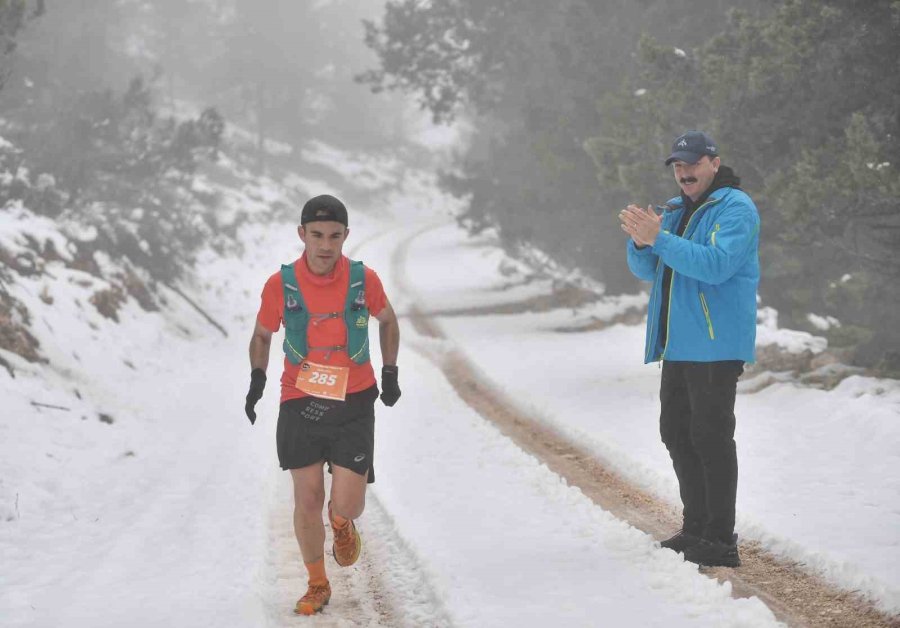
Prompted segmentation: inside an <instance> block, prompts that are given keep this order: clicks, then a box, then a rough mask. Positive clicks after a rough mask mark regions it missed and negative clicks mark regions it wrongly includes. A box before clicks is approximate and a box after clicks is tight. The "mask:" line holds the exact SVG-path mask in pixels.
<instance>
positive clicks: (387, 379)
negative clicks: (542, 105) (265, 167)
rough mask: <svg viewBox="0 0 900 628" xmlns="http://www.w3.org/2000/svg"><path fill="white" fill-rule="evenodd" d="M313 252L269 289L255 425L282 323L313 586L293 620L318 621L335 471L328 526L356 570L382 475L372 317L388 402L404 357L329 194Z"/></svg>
mask: <svg viewBox="0 0 900 628" xmlns="http://www.w3.org/2000/svg"><path fill="white" fill-rule="evenodd" d="M297 232H298V234H299V235H300V240H302V241H303V244H304V245H305V250H304V252H303V255H302V256H301V257H300V259H298V260H296V261H295V262H293V263H292V264H289V265H284V266H282V267H281V271H280V272H277V273H275V274H274V275H272V276H271V277H269V280H268V281H267V282H266V285H265V287H264V288H263V292H262V303H261V305H260V308H259V313H258V315H257V318H256V328H255V329H254V331H253V338H252V339H251V340H250V368H251V372H250V391H249V392H248V393H247V403H246V407H245V411H246V413H247V417H248V418H249V419H250V423H251V424H253V423H254V421H255V420H256V411H255V410H254V407H255V405H256V402H257V401H259V399H260V398H261V397H262V394H263V389H264V388H265V385H266V367H267V366H268V363H269V349H270V346H271V342H272V334H273V333H274V332H276V331H278V329H279V327H280V326H281V325H282V324H283V325H284V327H285V339H284V345H283V348H284V352H285V359H284V372H283V374H282V376H281V409H280V411H279V413H278V427H277V436H276V442H277V448H278V461H279V463H280V464H281V468H282V469H289V470H290V472H291V478H292V480H293V483H294V533H295V534H296V535H297V542H298V543H299V545H300V553H301V554H302V556H303V562H304V563H305V564H306V569H307V571H308V572H309V588H308V590H307V592H306V594H305V595H304V596H303V597H301V598H300V599H299V600H298V601H297V605H296V607H295V608H294V612H295V613H298V614H301V615H312V614H314V613H317V612H318V611H320V610H322V607H323V606H324V605H325V604H328V601H329V599H330V598H331V586H330V584H329V583H328V578H327V577H326V575H325V558H324V553H325V552H324V545H325V527H324V525H323V523H322V509H323V507H324V504H325V475H324V470H323V467H324V465H325V464H326V463H327V465H328V469H329V471H330V472H331V474H332V481H331V495H330V496H329V501H328V519H329V522H330V524H331V528H332V530H333V532H334V544H333V546H332V554H333V556H334V559H335V562H337V564H338V565H339V566H341V567H347V566H350V565H352V564H353V563H355V562H356V559H357V558H358V557H359V553H360V549H361V545H362V544H361V541H360V537H359V533H358V532H357V530H356V526H355V524H354V523H353V520H354V519H356V518H357V517H359V516H360V514H362V512H363V509H364V508H365V498H366V484H367V483H372V482H374V481H375V469H374V467H373V454H374V438H375V411H374V407H375V399H376V398H377V397H378V387H377V386H376V385H375V373H374V371H373V369H372V364H371V362H370V361H369V336H368V323H369V316H370V315H371V316H374V317H375V318H376V319H377V320H378V333H379V341H380V344H381V357H382V361H383V366H382V369H381V390H382V392H381V400H382V402H383V403H384V404H385V405H386V406H392V405H394V404H395V403H396V402H397V400H398V399H399V398H400V388H399V386H398V384H397V351H398V349H399V346H400V327H399V325H398V323H397V316H396V314H395V313H394V310H393V308H392V307H391V304H390V302H389V301H388V299H387V296H386V295H385V293H384V288H383V287H382V284H381V280H380V279H379V278H378V275H376V274H375V272H374V271H373V270H371V269H370V268H367V267H365V266H364V265H363V263H362V262H356V261H353V260H350V259H348V258H346V257H344V256H343V254H342V248H343V245H344V242H346V240H347V236H348V235H349V233H350V230H349V229H348V221H347V209H346V208H345V207H344V204H343V203H342V202H341V201H339V200H338V199H337V198H335V197H333V196H329V195H327V194H325V195H322V196H316V197H314V198H312V199H310V200H309V201H307V203H306V204H305V205H304V206H303V211H302V212H301V215H300V226H299V227H298V229H297Z"/></svg>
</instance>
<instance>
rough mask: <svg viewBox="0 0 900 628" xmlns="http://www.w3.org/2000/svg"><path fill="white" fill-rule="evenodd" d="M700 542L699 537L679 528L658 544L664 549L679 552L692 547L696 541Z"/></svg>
mask: <svg viewBox="0 0 900 628" xmlns="http://www.w3.org/2000/svg"><path fill="white" fill-rule="evenodd" d="M699 542H700V537H699V536H697V535H695V534H691V533H690V532H685V531H684V530H683V529H682V530H679V531H678V533H677V534H676V535H675V536H673V537H669V538H668V539H666V540H665V541H662V542H661V543H660V544H659V546H660V547H662V548H664V549H670V550H672V551H673V552H678V553H679V554H680V553H681V552H683V551H684V550H686V549H687V548H689V547H693V546H694V545H696V544H697V543H699Z"/></svg>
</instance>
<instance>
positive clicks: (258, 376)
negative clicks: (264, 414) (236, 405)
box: [244, 368, 266, 425]
mask: <svg viewBox="0 0 900 628" xmlns="http://www.w3.org/2000/svg"><path fill="white" fill-rule="evenodd" d="M265 388H266V372H265V371H264V370H262V369H259V368H256V369H253V370H252V371H250V392H248V393H247V403H246V405H245V406H244V412H246V413H247V418H248V419H250V425H253V424H254V423H255V422H256V410H254V407H255V406H256V402H257V401H259V400H260V399H261V398H262V395H263V390H265Z"/></svg>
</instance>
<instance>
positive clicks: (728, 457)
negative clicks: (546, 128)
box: [619, 131, 759, 567]
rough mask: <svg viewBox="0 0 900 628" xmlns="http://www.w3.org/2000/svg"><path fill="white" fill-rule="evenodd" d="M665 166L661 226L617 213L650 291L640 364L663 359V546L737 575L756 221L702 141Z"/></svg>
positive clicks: (651, 216)
mask: <svg viewBox="0 0 900 628" xmlns="http://www.w3.org/2000/svg"><path fill="white" fill-rule="evenodd" d="M666 165H667V166H669V165H671V166H672V171H673V173H674V175H675V181H676V182H677V183H678V186H679V187H680V188H681V195H680V196H677V197H675V198H673V199H671V200H670V201H669V202H668V203H666V205H665V207H664V208H663V212H662V215H660V216H658V215H657V214H656V212H654V211H653V209H652V208H650V207H648V208H647V209H642V208H640V207H638V206H637V205H629V206H628V207H627V208H625V209H623V210H622V211H621V212H620V214H619V219H620V221H621V222H622V229H623V230H624V231H625V232H626V233H627V234H628V235H629V236H631V238H630V239H629V241H628V247H627V248H628V267H629V268H630V269H631V272H632V273H634V275H635V276H637V277H638V278H639V279H644V280H647V281H652V282H653V286H652V288H651V289H650V303H649V305H648V308H647V345H646V352H645V355H644V361H645V362H655V361H658V360H662V381H661V382H660V390H659V396H660V402H661V406H662V411H661V413H660V418H659V429H660V434H661V436H662V440H663V443H665V445H666V448H667V449H668V450H669V455H670V457H671V458H672V464H673V466H674V467H675V475H676V476H677V477H678V486H679V489H680V493H681V501H682V503H683V504H684V511H683V523H682V527H681V530H680V531H679V532H678V533H677V534H676V535H675V536H673V537H672V538H669V539H666V540H665V541H663V542H662V544H661V545H662V546H663V547H665V548H668V549H671V550H673V551H676V552H683V553H684V558H685V560H689V561H691V562H694V563H698V564H701V565H709V566H712V565H721V566H726V567H737V566H739V565H740V564H741V560H740V556H739V554H738V548H737V535H735V534H734V513H735V498H736V494H737V472H738V467H737V452H736V448H735V443H734V426H735V418H734V402H735V394H736V389H737V380H738V377H740V375H741V373H742V372H743V370H744V363H745V362H752V361H753V359H754V349H755V347H754V345H755V340H756V290H757V286H758V284H759V253H758V249H759V214H758V213H757V211H756V206H755V205H754V204H753V201H752V200H751V199H750V197H749V196H748V195H747V194H746V193H745V192H744V191H743V190H741V189H740V181H741V180H740V179H739V178H738V177H737V176H735V174H734V172H732V170H731V168H729V167H727V166H723V165H722V163H721V160H720V158H719V151H718V149H717V148H716V144H715V142H713V141H712V138H710V137H709V135H707V134H706V133H702V132H700V131H688V132H687V133H685V134H683V135H681V136H680V137H678V138H676V139H675V142H674V143H673V145H672V153H671V154H670V155H669V157H668V159H666Z"/></svg>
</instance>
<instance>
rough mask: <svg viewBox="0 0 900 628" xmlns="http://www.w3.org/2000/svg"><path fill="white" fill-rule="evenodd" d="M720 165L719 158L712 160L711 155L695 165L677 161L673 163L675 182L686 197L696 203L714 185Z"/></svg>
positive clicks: (705, 156)
mask: <svg viewBox="0 0 900 628" xmlns="http://www.w3.org/2000/svg"><path fill="white" fill-rule="evenodd" d="M720 163H721V161H720V160H719V158H718V157H713V158H712V159H710V157H709V155H704V156H703V157H701V158H700V161H698V162H697V163H695V164H688V163H685V162H683V161H678V160H675V161H673V162H672V169H673V170H674V171H675V181H677V182H678V186H679V187H680V188H681V191H682V192H684V194H685V196H688V197H690V198H691V200H694V201H696V200H697V199H698V198H700V196H702V195H703V193H704V192H705V191H706V189H707V188H708V187H709V186H710V184H711V183H712V181H713V178H715V176H716V172H717V171H718V170H719V164H720Z"/></svg>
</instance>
